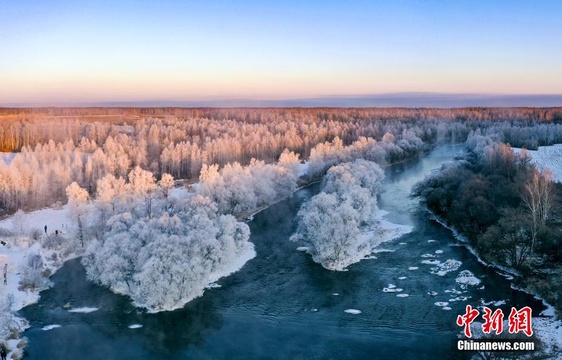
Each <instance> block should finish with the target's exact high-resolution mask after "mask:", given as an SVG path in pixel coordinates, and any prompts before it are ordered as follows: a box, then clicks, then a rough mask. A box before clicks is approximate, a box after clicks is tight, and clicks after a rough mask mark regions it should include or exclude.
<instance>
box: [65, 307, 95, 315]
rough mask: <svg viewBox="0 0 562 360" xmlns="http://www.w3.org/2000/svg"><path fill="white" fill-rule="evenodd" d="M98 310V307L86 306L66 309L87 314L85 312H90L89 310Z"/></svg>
mask: <svg viewBox="0 0 562 360" xmlns="http://www.w3.org/2000/svg"><path fill="white" fill-rule="evenodd" d="M98 310H99V308H96V307H87V306H85V307H79V308H74V309H70V310H68V312H71V313H84V314H87V313H91V312H94V311H98Z"/></svg>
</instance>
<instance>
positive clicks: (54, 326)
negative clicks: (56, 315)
mask: <svg viewBox="0 0 562 360" xmlns="http://www.w3.org/2000/svg"><path fill="white" fill-rule="evenodd" d="M60 327H61V326H60V325H58V324H53V325H47V326H43V327H42V328H41V330H43V331H47V330H51V329H56V328H60Z"/></svg>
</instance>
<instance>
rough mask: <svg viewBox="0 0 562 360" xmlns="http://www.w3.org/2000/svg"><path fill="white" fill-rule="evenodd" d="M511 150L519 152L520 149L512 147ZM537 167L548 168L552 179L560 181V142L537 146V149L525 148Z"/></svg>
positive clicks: (561, 176)
mask: <svg viewBox="0 0 562 360" xmlns="http://www.w3.org/2000/svg"><path fill="white" fill-rule="evenodd" d="M512 149H513V152H515V153H516V154H517V153H520V152H521V150H522V149H520V148H512ZM527 152H528V153H529V155H530V156H531V159H532V162H534V163H535V164H536V165H537V166H538V168H539V169H550V171H552V175H553V177H554V180H555V181H557V182H561V181H562V144H556V145H551V146H539V148H538V150H527Z"/></svg>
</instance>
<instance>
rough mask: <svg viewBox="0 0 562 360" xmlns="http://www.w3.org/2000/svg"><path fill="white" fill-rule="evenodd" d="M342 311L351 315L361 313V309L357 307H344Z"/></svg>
mask: <svg viewBox="0 0 562 360" xmlns="http://www.w3.org/2000/svg"><path fill="white" fill-rule="evenodd" d="M343 312H345V313H348V314H353V315H357V314H361V310H357V309H346V310H344V311H343Z"/></svg>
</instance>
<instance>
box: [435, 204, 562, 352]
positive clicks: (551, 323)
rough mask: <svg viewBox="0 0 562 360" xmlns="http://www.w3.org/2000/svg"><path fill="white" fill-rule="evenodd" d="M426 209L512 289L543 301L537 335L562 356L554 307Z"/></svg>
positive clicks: (561, 338) (535, 323)
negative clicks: (492, 262) (521, 284)
mask: <svg viewBox="0 0 562 360" xmlns="http://www.w3.org/2000/svg"><path fill="white" fill-rule="evenodd" d="M425 210H426V211H427V212H428V213H429V214H430V215H431V219H432V220H434V221H436V222H438V223H439V224H441V225H442V226H443V227H445V228H446V229H448V230H450V231H451V232H452V234H453V236H454V237H455V239H457V240H458V241H459V242H460V243H461V246H464V247H465V248H466V249H467V250H468V251H469V252H470V253H471V254H472V255H474V256H475V257H476V258H477V260H478V262H480V263H481V264H483V265H485V266H487V267H492V268H493V269H494V270H495V271H496V272H497V273H498V274H500V275H502V276H504V277H505V278H506V280H507V281H509V282H510V283H511V288H512V289H514V290H517V291H521V292H524V293H526V294H528V295H531V296H533V297H534V298H535V299H537V300H540V301H542V303H543V305H544V306H545V307H546V310H544V311H542V312H541V313H540V314H539V316H533V320H532V321H533V330H534V332H535V335H536V337H537V338H538V339H539V340H540V341H541V342H542V343H543V344H545V347H546V349H544V351H545V352H546V353H547V354H554V355H557V356H560V352H561V351H562V319H557V318H556V316H555V311H554V307H553V306H552V305H551V304H549V303H548V302H546V301H545V300H544V299H543V298H541V297H540V296H538V295H537V294H534V293H532V292H530V291H528V290H526V289H522V288H519V287H516V286H514V285H513V282H512V280H513V276H519V274H518V273H517V272H515V271H512V270H510V269H506V268H504V267H503V266H498V265H495V264H489V263H487V262H486V261H484V260H483V259H482V258H480V256H478V254H477V253H476V250H475V249H474V248H473V247H472V246H471V245H470V244H469V243H468V240H467V239H466V237H464V236H463V235H462V234H460V233H459V232H458V231H457V230H456V229H454V228H453V227H451V226H449V225H447V224H445V222H444V221H443V220H442V219H440V218H439V217H438V216H437V215H435V214H434V213H433V212H432V211H431V210H429V209H427V208H426V209H425ZM504 273H507V274H511V275H513V276H511V277H507V276H506V275H505V274H504Z"/></svg>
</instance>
